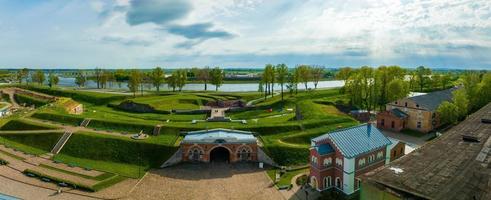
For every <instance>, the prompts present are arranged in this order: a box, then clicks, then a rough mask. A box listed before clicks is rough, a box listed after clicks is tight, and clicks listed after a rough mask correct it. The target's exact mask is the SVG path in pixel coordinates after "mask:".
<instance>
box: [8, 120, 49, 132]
mask: <svg viewBox="0 0 491 200" xmlns="http://www.w3.org/2000/svg"><path fill="white" fill-rule="evenodd" d="M53 129H58V127H55V126H50V125H45V124H40V123H35V122H30V121H25V120H20V119H15V120H10V121H9V122H7V123H6V124H4V125H3V126H2V127H1V128H0V130H3V131H17V130H53Z"/></svg>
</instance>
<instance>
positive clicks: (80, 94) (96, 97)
mask: <svg viewBox="0 0 491 200" xmlns="http://www.w3.org/2000/svg"><path fill="white" fill-rule="evenodd" d="M21 87H23V88H25V89H28V90H33V91H36V92H41V93H44V94H49V95H53V96H63V97H70V98H72V99H74V100H77V101H84V102H88V103H92V104H95V105H104V104H107V103H109V102H111V101H115V100H122V99H125V98H126V96H125V95H117V94H105V93H99V92H86V91H77V90H61V89H53V88H48V87H35V86H21Z"/></svg>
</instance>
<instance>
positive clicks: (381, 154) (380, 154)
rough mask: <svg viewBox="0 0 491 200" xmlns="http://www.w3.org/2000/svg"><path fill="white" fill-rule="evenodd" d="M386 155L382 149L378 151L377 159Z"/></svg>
mask: <svg viewBox="0 0 491 200" xmlns="http://www.w3.org/2000/svg"><path fill="white" fill-rule="evenodd" d="M383 156H384V153H382V152H381V151H380V152H378V153H377V159H381V158H382V157H383Z"/></svg>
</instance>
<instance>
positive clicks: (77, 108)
mask: <svg viewBox="0 0 491 200" xmlns="http://www.w3.org/2000/svg"><path fill="white" fill-rule="evenodd" d="M58 102H59V105H60V106H61V107H62V108H63V109H65V111H66V112H67V113H69V114H74V115H79V114H82V113H83V112H84V105H83V104H81V103H78V102H76V101H74V100H72V99H70V98H61V99H59V100H58Z"/></svg>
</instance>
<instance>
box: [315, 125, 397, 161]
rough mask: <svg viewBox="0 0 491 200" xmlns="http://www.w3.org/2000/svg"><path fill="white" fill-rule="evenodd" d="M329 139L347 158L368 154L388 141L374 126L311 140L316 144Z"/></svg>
mask: <svg viewBox="0 0 491 200" xmlns="http://www.w3.org/2000/svg"><path fill="white" fill-rule="evenodd" d="M326 139H329V140H331V141H332V143H333V144H334V145H335V146H336V147H337V148H338V149H339V150H340V151H341V154H343V156H345V157H347V158H353V157H356V156H357V155H360V154H363V153H366V152H370V151H372V150H374V149H378V148H381V147H384V146H387V145H390V144H391V142H390V140H389V139H388V138H387V137H385V135H384V134H382V133H381V132H380V130H378V129H377V128H376V127H375V126H373V125H370V124H363V125H359V126H354V127H351V128H346V129H341V130H336V131H333V132H330V133H327V134H324V135H321V136H319V137H316V138H314V139H312V141H313V142H315V143H317V142H320V141H322V140H326Z"/></svg>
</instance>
